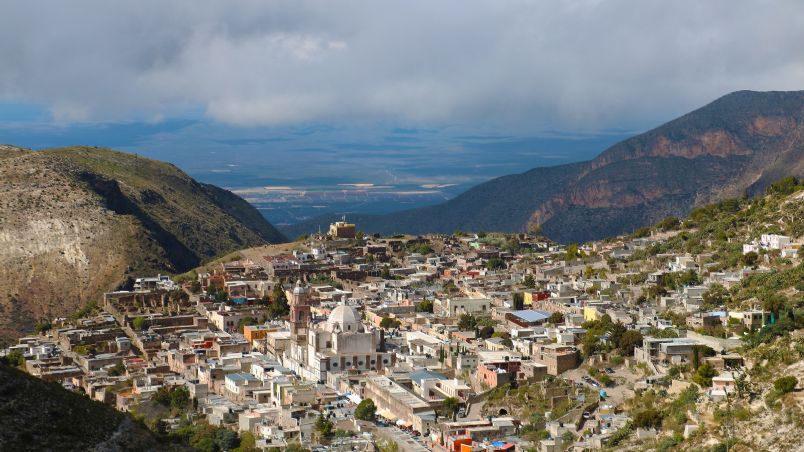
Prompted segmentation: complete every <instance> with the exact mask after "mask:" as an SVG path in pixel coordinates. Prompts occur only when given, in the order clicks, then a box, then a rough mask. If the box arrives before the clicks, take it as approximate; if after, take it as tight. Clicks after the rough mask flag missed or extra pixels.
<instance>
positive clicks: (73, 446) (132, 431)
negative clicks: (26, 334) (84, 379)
mask: <svg viewBox="0 0 804 452" xmlns="http://www.w3.org/2000/svg"><path fill="white" fill-rule="evenodd" d="M0 423H2V425H3V428H0V450H8V451H11V450H14V451H26V450H30V451H34V450H37V451H47V450H59V451H73V450H75V451H79V450H80V451H86V450H96V451H105V450H109V451H112V450H171V449H175V450H179V449H181V447H180V446H176V445H171V446H170V447H165V446H163V445H160V444H159V442H158V439H157V438H156V437H155V436H154V435H153V434H152V433H151V432H150V431H149V430H148V429H147V428H145V427H144V426H142V425H140V424H138V423H136V422H135V421H134V420H133V419H132V418H131V417H130V416H128V415H126V414H123V413H121V412H119V411H117V410H115V409H114V408H111V407H109V406H106V405H104V404H102V403H100V402H95V401H93V400H90V399H89V398H87V397H86V396H83V395H80V394H76V393H73V392H70V391H67V390H65V389H64V388H62V387H61V386H60V385H59V384H57V383H47V382H45V381H42V380H39V379H37V378H34V377H31V376H29V375H27V374H25V373H24V372H21V371H19V370H17V369H14V368H11V367H8V366H6V365H3V364H0Z"/></svg>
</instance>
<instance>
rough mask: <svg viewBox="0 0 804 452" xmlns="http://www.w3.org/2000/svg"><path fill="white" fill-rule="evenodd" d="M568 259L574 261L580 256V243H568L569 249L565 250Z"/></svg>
mask: <svg viewBox="0 0 804 452" xmlns="http://www.w3.org/2000/svg"><path fill="white" fill-rule="evenodd" d="M564 254H565V257H566V260H568V261H572V260H575V259H577V258H578V255H579V254H578V244H577V243H570V244H569V245H567V249H566V251H565V253H564Z"/></svg>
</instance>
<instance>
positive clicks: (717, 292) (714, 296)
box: [703, 284, 731, 309]
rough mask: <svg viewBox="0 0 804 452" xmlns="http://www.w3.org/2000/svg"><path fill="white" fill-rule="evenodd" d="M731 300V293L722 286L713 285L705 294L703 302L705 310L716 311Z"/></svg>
mask: <svg viewBox="0 0 804 452" xmlns="http://www.w3.org/2000/svg"><path fill="white" fill-rule="evenodd" d="M730 299H731V295H730V294H729V291H728V290H726V288H725V287H723V286H722V285H720V284H712V285H711V286H709V289H708V290H707V291H706V292H704V294H703V302H704V308H705V309H714V308H717V307H719V306H722V305H724V304H725V303H726V302H727V301H728V300H730Z"/></svg>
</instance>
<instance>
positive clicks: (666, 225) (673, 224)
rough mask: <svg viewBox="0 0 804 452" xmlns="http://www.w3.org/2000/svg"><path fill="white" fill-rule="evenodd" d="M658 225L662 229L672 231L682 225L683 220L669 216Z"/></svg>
mask: <svg viewBox="0 0 804 452" xmlns="http://www.w3.org/2000/svg"><path fill="white" fill-rule="evenodd" d="M656 226H657V227H658V228H659V229H661V230H662V231H672V230H674V229H677V228H678V227H679V226H681V222H680V221H678V218H676V217H673V216H669V217H665V219H664V220H662V221H660V222H659V224H657V225H656Z"/></svg>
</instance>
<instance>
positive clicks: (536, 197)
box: [283, 91, 804, 242]
mask: <svg viewBox="0 0 804 452" xmlns="http://www.w3.org/2000/svg"><path fill="white" fill-rule="evenodd" d="M802 128H804V91H796V92H751V91H739V92H735V93H732V94H729V95H726V96H724V97H722V98H720V99H718V100H716V101H714V102H712V103H711V104H709V105H706V106H704V107H702V108H700V109H698V110H695V111H693V112H691V113H689V114H686V115H684V116H682V117H680V118H677V119H675V120H673V121H670V122H668V123H666V124H664V125H662V126H660V127H658V128H656V129H653V130H651V131H648V132H646V133H643V134H640V135H637V136H635V137H633V138H630V139H628V140H625V141H622V142H620V143H618V144H615V145H614V146H612V147H611V148H609V149H607V150H605V151H604V152H603V153H601V154H600V155H599V156H598V157H596V158H595V159H594V160H591V161H588V162H581V163H575V164H569V165H562V166H555V167H547V168H536V169H533V170H530V171H527V172H524V173H521V174H514V175H509V176H503V177H500V178H497V179H493V180H491V181H489V182H486V183H483V184H480V185H478V186H476V187H474V188H472V189H470V190H468V191H467V192H465V193H463V194H461V195H460V196H458V197H456V198H454V199H452V200H450V201H447V202H445V203H443V204H439V205H435V206H430V207H426V208H420V209H412V210H407V211H402V212H396V213H392V214H388V215H349V219H350V221H354V222H356V223H358V227H359V228H360V229H362V230H363V231H365V232H381V233H385V234H391V233H397V232H406V233H414V234H421V233H426V232H453V231H455V230H457V229H461V230H473V231H481V230H485V231H509V232H517V231H525V230H527V229H530V228H532V227H533V226H537V225H538V226H539V227H541V229H542V231H543V232H544V233H545V234H546V235H547V236H549V237H550V238H552V239H555V240H558V241H561V242H583V241H587V240H593V239H599V238H603V237H608V236H612V235H617V234H621V233H624V232H629V231H632V230H634V229H636V228H639V227H641V226H645V225H649V224H652V223H655V222H657V221H659V220H661V219H662V218H664V217H666V216H668V215H676V216H683V215H685V214H687V213H688V212H689V211H690V210H691V209H692V208H693V207H694V206H698V205H703V204H706V203H711V202H715V201H718V200H721V199H726V198H730V197H739V196H742V195H743V194H745V193H747V194H757V193H761V192H762V191H763V190H764V188H765V187H766V186H767V185H768V184H770V183H771V182H772V181H774V180H777V179H779V178H781V177H783V176H788V175H793V176H798V177H801V176H804V136H802ZM341 214H342V213H341V212H338V213H337V214H333V215H325V216H321V217H317V218H313V219H311V220H308V221H305V222H304V223H301V224H297V225H291V226H287V227H285V228H284V229H283V231H284V232H285V233H286V234H287V235H288V236H291V237H295V236H297V235H300V234H303V233H310V232H313V231H315V230H317V229H318V225H319V224H323V225H325V226H326V224H328V223H329V222H330V221H333V220H334V219H336V218H338V217H339V216H340V215H341Z"/></svg>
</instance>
